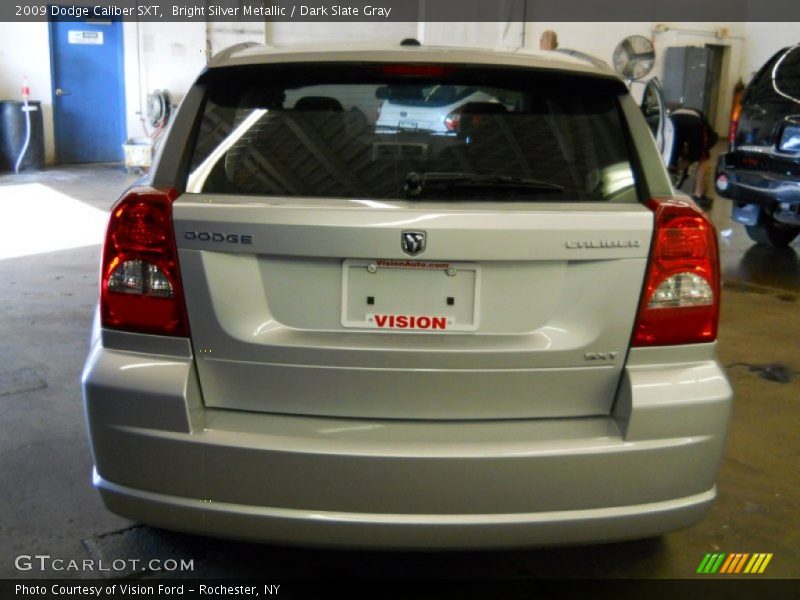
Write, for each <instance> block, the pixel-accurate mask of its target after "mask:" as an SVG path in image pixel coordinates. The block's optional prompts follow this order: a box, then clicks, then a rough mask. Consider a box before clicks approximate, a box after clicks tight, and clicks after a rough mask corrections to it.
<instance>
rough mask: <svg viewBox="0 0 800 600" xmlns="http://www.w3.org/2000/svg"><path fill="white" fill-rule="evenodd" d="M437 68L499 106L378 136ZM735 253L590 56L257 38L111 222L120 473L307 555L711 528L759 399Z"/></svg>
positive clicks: (105, 385)
mask: <svg viewBox="0 0 800 600" xmlns="http://www.w3.org/2000/svg"><path fill="white" fill-rule="evenodd" d="M435 86H456V87H458V86H460V87H461V88H464V89H470V90H475V91H474V92H472V91H471V92H470V93H481V94H485V95H486V96H487V97H491V98H492V100H490V101H489V100H486V99H485V98H484V99H478V100H475V101H471V102H468V103H466V104H467V105H469V106H468V108H464V110H462V111H461V113H460V118H459V119H458V123H456V124H455V127H454V128H453V130H452V131H451V133H450V134H448V135H440V134H438V133H437V132H434V131H424V130H421V128H419V127H417V128H403V127H400V126H399V124H398V126H397V127H395V130H394V131H386V129H387V123H379V122H378V117H377V115H378V108H379V107H380V106H381V104H382V103H384V102H387V101H389V102H392V101H393V100H397V99H401V98H406V97H409V95H414V94H418V93H420V91H421V90H430V89H431V88H432V87H435ZM482 98H483V96H482ZM494 99H496V101H495V100H494ZM500 107H502V108H500ZM389 129H391V127H389ZM716 240H717V237H716V232H715V230H714V228H713V226H712V225H711V223H710V222H709V220H708V219H707V218H706V216H705V215H704V214H703V213H702V212H701V211H699V210H698V208H697V207H696V206H695V205H694V204H692V203H691V201H690V200H688V199H687V198H685V197H676V196H675V195H674V193H673V190H672V188H671V186H670V183H669V180H668V178H667V174H666V172H665V169H664V167H663V164H662V162H661V160H660V157H659V155H658V151H657V149H656V147H655V144H654V141H653V138H652V135H651V133H650V131H649V129H648V127H647V124H646V123H645V121H644V119H643V117H642V115H641V112H640V110H639V107H638V106H637V105H636V103H635V102H634V101H633V99H632V98H631V96H630V95H629V93H628V91H627V89H626V87H625V85H624V84H623V83H622V82H621V81H620V80H619V78H618V77H617V76H616V75H614V74H613V73H612V72H610V71H606V70H604V69H602V68H600V67H597V66H595V65H593V64H590V63H588V62H584V61H582V60H580V59H576V58H572V57H568V56H563V55H557V54H554V53H550V54H546V53H545V54H534V53H530V54H524V53H498V52H490V51H482V50H467V49H464V50H454V49H446V50H445V49H437V48H431V47H402V48H391V49H386V48H383V49H374V50H372V51H369V52H367V51H352V50H350V51H332V50H330V49H325V50H318V51H317V50H308V51H293V52H280V51H275V50H266V49H263V48H260V47H248V48H237V49H235V50H232V51H230V52H227V53H225V54H224V55H223V56H221V57H219V58H218V59H217V60H216V61H215V62H213V63H212V65H211V66H210V67H209V68H208V69H207V70H206V71H204V72H203V73H202V74H201V75H200V77H199V78H198V80H197V82H196V83H195V85H194V86H193V87H192V89H191V90H190V92H189V93H188V94H187V95H186V97H185V99H184V100H183V102H182V105H181V107H180V110H179V113H178V115H177V118H176V120H175V121H174V123H173V125H172V127H171V130H170V131H169V133H168V135H167V137H166V140H165V143H164V146H163V148H162V152H161V154H160V157H159V158H158V160H157V162H156V164H155V166H154V168H153V170H152V172H151V175H150V181H149V183H148V185H147V186H141V187H135V188H132V189H130V190H128V191H127V192H125V193H124V194H123V196H122V197H121V198H120V200H119V201H118V202H117V204H116V205H115V207H114V209H113V210H112V214H111V219H110V222H109V228H108V235H107V239H106V243H105V248H104V253H103V262H102V272H101V293H100V305H99V311H98V317H97V319H96V323H95V328H94V334H93V342H92V347H91V351H90V354H89V357H88V359H87V362H86V366H85V371H84V374H83V391H84V398H85V406H86V414H87V422H88V427H89V433H90V438H91V444H92V451H93V455H94V460H95V471H94V485H95V486H96V488H97V489H98V490H99V492H100V494H101V495H102V498H103V501H104V503H105V505H106V506H107V507H108V509H109V510H111V511H113V512H115V513H117V514H119V515H123V516H125V517H128V518H131V519H134V520H136V521H141V522H144V523H149V524H152V525H156V526H160V527H165V528H169V529H175V530H181V531H188V532H196V533H202V534H208V535H214V536H223V537H230V538H243V539H253V540H261V541H270V542H276V543H289V544H309V545H328V546H349V547H389V548H432V547H438V548H448V547H449V548H454V547H461V548H478V547H514V546H530V545H540V544H555V543H558V544H560V543H577V542H581V543H582V542H597V541H609V540H621V539H629V538H641V537H646V536H652V535H657V534H660V533H663V532H666V531H670V530H674V529H678V528H682V527H686V526H689V525H691V524H693V523H695V522H697V521H698V520H700V519H701V518H702V517H703V515H704V514H705V513H706V511H707V510H708V509H709V507H710V506H711V504H712V502H713V500H714V498H715V495H716V490H715V484H714V481H715V475H716V471H717V468H718V465H719V462H720V460H721V457H722V452H723V448H724V442H725V436H726V430H727V424H728V418H729V413H730V408H731V398H732V395H731V388H730V386H729V384H728V381H727V380H726V377H725V374H724V371H723V370H722V369H721V368H720V366H719V365H718V363H717V362H716V360H715V351H716V335H717V321H718V314H719V292H720V290H719V277H720V276H719V261H718V250H717V241H716Z"/></svg>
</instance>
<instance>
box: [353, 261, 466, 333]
mask: <svg viewBox="0 0 800 600" xmlns="http://www.w3.org/2000/svg"><path fill="white" fill-rule="evenodd" d="M480 289H481V267H480V265H478V264H476V263H467V262H449V261H422V260H414V259H346V260H344V261H343V262H342V305H341V306H342V313H341V324H342V327H345V328H348V329H360V330H364V331H382V332H390V333H430V334H442V333H451V332H473V331H476V330H477V329H478V327H479V325H480V323H479V315H480ZM370 298H372V300H373V302H374V304H367V302H368V301H369V299H370ZM451 300H452V304H450V301H451ZM389 317H395V319H393V320H392V319H389ZM397 317H403V318H404V319H399V320H398V318H397ZM411 317H414V319H413V320H412V319H411ZM420 318H422V319H421V320H420ZM442 318H444V319H445V323H444V326H442V320H441V319H442ZM410 323H413V326H411V325H410Z"/></svg>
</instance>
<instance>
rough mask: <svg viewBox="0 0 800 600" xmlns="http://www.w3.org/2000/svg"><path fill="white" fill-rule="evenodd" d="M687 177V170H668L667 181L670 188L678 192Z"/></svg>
mask: <svg viewBox="0 0 800 600" xmlns="http://www.w3.org/2000/svg"><path fill="white" fill-rule="evenodd" d="M687 177H689V169H688V168H686V169H681V168H679V167H678V168H676V169H674V170H673V169H670V170H669V180H670V182H671V183H672V187H674V188H675V189H676V190H680V189H681V186H682V185H683V183H684V182H685V181H686V178H687Z"/></svg>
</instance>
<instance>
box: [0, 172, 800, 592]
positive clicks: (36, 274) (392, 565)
mask: <svg viewBox="0 0 800 600" xmlns="http://www.w3.org/2000/svg"><path fill="white" fill-rule="evenodd" d="M132 180H133V177H131V176H130V175H127V174H125V173H124V172H123V171H121V170H120V169H119V168H118V167H115V166H113V165H99V166H91V167H74V168H63V169H62V168H58V169H49V170H47V171H45V172H42V173H37V174H28V175H22V176H13V175H3V176H0V235H1V236H6V235H17V236H19V235H20V232H22V235H24V236H25V238H26V239H28V238H30V239H32V240H33V242H34V244H36V243H39V242H40V241H41V242H42V243H43V240H44V236H42V235H41V231H42V228H43V227H45V226H47V225H52V226H54V228H55V229H56V230H65V231H69V230H73V229H75V228H79V227H83V226H86V227H88V230H87V231H88V232H87V233H86V234H85V237H82V238H81V240H79V241H78V242H77V244H80V243H95V244H96V243H97V242H99V239H100V238H99V235H101V233H98V232H97V227H96V226H94V225H91V224H92V223H93V222H94V220H95V217H96V215H97V213H96V212H93V211H85V213H86V214H85V216H83V215H84V213H81V215H82V216H81V218H80V221H81V223H79V222H77V221H78V219H69V218H66V219H64V218H60V217H59V216H58V215H57V213H54V212H52V211H50V210H49V209H48V208H47V206H48V205H46V204H45V205H42V206H43V207H42V208H37V207H38V206H39V205H38V204H36V205H35V206H34V207H33V208H34V214H33V215H28V216H27V217H26V216H24V215H23V216H20V215H21V213H20V212H19V211H18V210H17V208H15V207H19V206H23V205H25V204H26V203H29V204H31V203H34V200H35V198H36V197H37V196H40V195H47V194H50V193H51V191H52V190H56V191H58V192H60V193H63V194H66V195H67V196H70V197H71V198H73V199H76V200H79V201H80V202H82V203H84V206H83V208H84V209H85V208H86V206H89V207H94V208H97V209H100V210H102V211H107V210H108V208H109V207H110V205H111V203H112V202H113V200H114V199H115V197H116V196H117V194H118V193H119V192H120V191H121V190H122V189H123V188H124V187H125V186H126V185H127V184H129V183H130V182H131V181H132ZM19 184H43V185H44V186H47V187H46V188H44V189H43V188H36V187H34V188H20V187H16V186H18V185H19ZM685 189H687V190H688V189H690V187H689V185H687V186H686V187H685ZM62 202H69V199H67V200H63V198H62ZM728 214H729V204H728V203H727V202H726V201H722V200H717V201H716V202H715V206H714V208H713V209H712V215H713V218H714V221H715V222H716V224H717V226H718V227H719V229H720V231H721V232H723V235H722V238H721V251H722V258H723V264H724V279H725V283H724V289H723V304H722V323H721V328H720V340H719V353H720V360H721V362H722V363H723V364H724V365H726V366H728V373H729V376H730V379H731V381H732V383H733V386H734V388H735V392H736V403H735V407H734V414H733V422H732V427H731V433H730V438H729V441H728V446H727V451H726V455H725V459H724V462H723V464H722V468H721V471H720V473H719V478H718V487H719V499H718V501H717V502H716V504H715V505H714V507H713V508H712V510H711V512H710V514H709V515H708V517H707V518H706V519H705V520H704V521H703V522H701V523H700V524H699V525H697V526H695V527H693V528H691V529H688V530H684V531H679V532H676V533H671V534H668V535H665V536H663V537H660V538H656V539H647V540H643V541H636V542H628V543H620V544H607V545H600V546H597V545H595V546H582V547H568V548H549V549H535V550H524V551H522V550H520V551H513V552H458V553H453V552H447V553H385V552H376V553H370V552H352V551H330V550H324V551H323V550H309V549H296V548H283V547H274V546H267V545H257V544H246V543H237V542H228V541H220V540H214V539H206V538H200V537H196V536H189V535H183V534H177V533H170V532H165V531H161V530H156V529H152V528H149V527H144V526H136V525H135V524H133V523H130V522H129V521H127V520H124V519H122V518H119V517H116V516H114V515H112V514H110V513H108V512H107V511H105V509H104V508H103V507H102V505H101V503H100V500H99V498H98V496H97V494H96V493H95V492H94V490H93V489H92V487H91V485H90V471H91V459H90V454H89V448H88V444H87V439H86V434H85V430H84V423H83V414H82V407H81V395H80V388H79V376H80V371H81V367H82V363H83V360H84V356H85V353H86V349H87V343H88V333H89V322H90V319H91V316H92V310H93V308H94V304H95V301H96V296H97V269H98V260H99V246H97V245H90V246H84V247H72V248H71V249H65V250H55V251H50V252H47V253H43V254H31V255H27V256H17V257H12V258H0V290H2V292H0V428H1V430H2V435H0V498H2V503H0V577H6V578H7V577H11V578H15V577H46V576H50V577H52V576H68V577H92V576H96V575H97V574H93V573H76V572H54V571H45V572H37V571H26V572H20V571H18V570H16V569H15V566H14V557H16V556H17V555H20V554H49V555H51V556H52V557H54V558H64V559H79V560H82V559H85V558H95V559H98V558H100V559H103V560H104V561H106V562H107V563H110V562H111V561H112V560H114V559H119V558H139V559H142V560H143V561H144V560H149V559H151V558H160V559H166V558H175V559H181V558H184V559H187V558H188V559H194V566H195V569H194V572H193V573H192V574H193V575H194V576H201V577H214V576H216V577H222V576H251V577H252V576H260V577H271V578H291V577H306V578H308V577H329V576H332V577H341V576H345V577H365V576H366V577H395V578H396V577H430V578H462V577H463V578H484V577H485V578H535V577H601V578H602V577H641V578H667V577H671V578H684V577H696V575H695V570H696V569H697V566H698V564H699V563H700V561H701V559H702V558H703V556H704V555H705V554H706V553H707V552H716V551H721V552H726V553H729V552H748V553H753V552H771V553H774V558H773V559H772V562H771V563H770V564H769V566H768V568H767V571H766V573H765V574H764V575H761V576H756V577H781V578H789V577H798V576H800V511H799V510H798V509H800V486H798V481H800V478H798V475H800V473H798V470H799V466H800V460H798V459H800V440H799V438H798V431H799V430H800V315H799V314H798V296H800V246H798V243H797V242H795V244H794V246H793V247H792V248H791V249H788V250H785V251H780V252H779V251H775V250H770V249H766V248H760V247H756V246H754V245H753V244H752V243H751V242H750V240H749V239H747V237H746V235H745V233H744V231H743V229H742V228H741V226H739V225H734V224H732V223H731V222H730V220H729V219H728ZM9 219H14V221H13V227H12V226H11V225H9ZM52 221H55V223H52ZM3 222H5V223H6V225H5V229H3ZM90 225H91V226H90ZM45 229H46V227H45ZM728 230H730V231H728ZM48 231H49V230H48ZM82 235H84V234H82ZM67 237H69V236H67ZM37 238H42V239H41V240H38V239H37ZM69 244H72V245H73V246H74V245H76V242H75V241H74V240H72V241H67V242H66V243H65V245H69ZM2 247H3V241H2V239H0V248H2ZM771 364H776V365H782V367H781V368H782V369H783V370H780V368H779V370H777V371H774V370H773V371H766V372H765V371H764V370H763V368H762V367H760V366H761V365H771ZM765 375H766V377H765ZM781 375H785V379H788V381H775V380H774V379H780V378H781V377H780V376H781ZM104 575H106V576H113V577H134V578H138V577H152V576H158V574H157V573H153V572H138V573H131V572H118V573H113V574H109V573H106V574H104ZM705 577H706V578H707V577H709V576H705ZM742 577H751V578H752V577H753V576H742Z"/></svg>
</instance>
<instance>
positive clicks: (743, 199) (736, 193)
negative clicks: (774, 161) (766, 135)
mask: <svg viewBox="0 0 800 600" xmlns="http://www.w3.org/2000/svg"><path fill="white" fill-rule="evenodd" d="M735 163H736V161H735V158H734V157H733V156H732V155H731V154H730V153H728V154H721V155H720V156H719V158H718V159H717V168H716V175H715V177H714V181H715V182H716V181H717V179H718V178H719V176H720V175H725V177H726V178H727V180H728V185H727V187H726V189H720V187H719V185H717V184H716V183H715V189H716V191H717V193H718V194H719V195H720V196H722V197H723V198H727V199H728V200H733V201H735V202H739V203H743V204H758V205H761V206H772V205H775V204H778V203H781V202H785V203H789V204H798V203H800V177H797V176H794V175H786V174H785V173H784V174H782V173H779V172H772V171H763V170H750V169H743V168H741V167H737V166H736V164H735Z"/></svg>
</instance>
